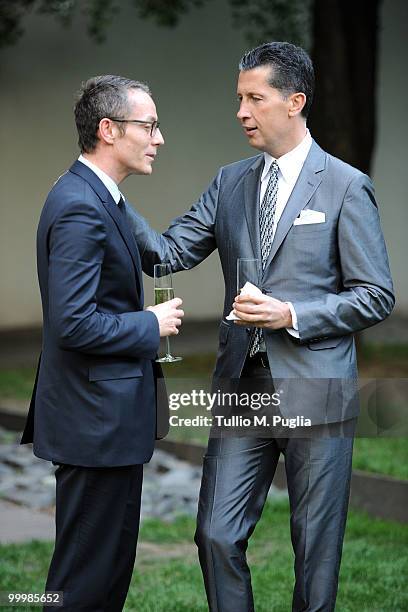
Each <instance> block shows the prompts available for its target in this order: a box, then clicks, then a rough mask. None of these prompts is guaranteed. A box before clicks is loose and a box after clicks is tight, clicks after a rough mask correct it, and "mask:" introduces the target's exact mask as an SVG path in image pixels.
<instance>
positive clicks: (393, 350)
mask: <svg viewBox="0 0 408 612" xmlns="http://www.w3.org/2000/svg"><path fill="white" fill-rule="evenodd" d="M214 363H215V355H214V354H206V355H187V356H186V357H185V358H184V360H183V361H182V362H181V363H180V364H172V365H167V366H166V365H164V372H165V376H166V378H167V379H168V380H169V385H168V386H169V390H173V389H178V390H180V391H182V390H183V385H184V384H185V383H188V385H189V388H196V389H198V388H200V387H203V386H205V385H209V381H210V378H211V372H212V369H213V367H214ZM359 367H360V373H361V376H362V377H364V378H371V377H374V378H375V377H378V378H381V377H384V378H387V377H401V378H404V377H405V378H408V346H406V345H375V344H365V345H363V346H362V348H361V350H360V354H359ZM34 376H35V370H34V369H33V368H19V369H13V370H0V399H1V398H13V399H14V398H15V399H22V400H24V399H28V398H29V397H30V395H31V391H32V387H33V380H34ZM183 379H185V380H184V381H183ZM177 385H179V386H178V387H177ZM181 412H182V410H180V414H181ZM187 412H188V411H187ZM189 416H191V415H189ZM207 434H208V431H207V430H206V429H205V428H192V427H189V428H172V429H171V430H170V435H169V438H170V439H174V440H176V439H178V440H185V441H190V442H196V443H199V444H205V443H206V440H207ZM354 467H355V468H358V469H362V470H367V471H369V472H378V473H382V474H388V475H390V476H394V477H396V478H405V479H408V444H407V439H406V438H404V437H401V438H397V437H390V438H386V437H384V438H356V440H355V446H354Z"/></svg>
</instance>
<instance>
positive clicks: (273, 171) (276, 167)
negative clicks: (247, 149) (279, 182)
mask: <svg viewBox="0 0 408 612" xmlns="http://www.w3.org/2000/svg"><path fill="white" fill-rule="evenodd" d="M278 172H279V165H278V162H277V161H276V159H274V160H273V162H272V163H271V167H270V173H271V175H275V176H277V175H278Z"/></svg>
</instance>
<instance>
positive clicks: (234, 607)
mask: <svg viewBox="0 0 408 612" xmlns="http://www.w3.org/2000/svg"><path fill="white" fill-rule="evenodd" d="M254 374H256V372H254ZM337 425H339V427H337ZM354 426H355V423H354V420H353V422H352V423H351V422H350V427H349V429H348V430H347V431H346V435H344V428H343V427H342V426H341V424H334V425H332V426H331V427H330V428H328V429H325V430H324V433H323V434H320V435H318V434H317V435H316V437H314V436H310V435H309V436H308V437H307V438H297V437H289V438H283V437H276V438H256V437H221V438H219V437H217V438H210V440H209V443H208V449H207V453H206V455H205V457H204V466H203V476H202V482H201V491H200V500H199V507H198V518H197V531H196V535H195V541H196V544H197V546H198V551H199V558H200V564H201V569H202V572H203V577H204V583H205V589H206V593H207V599H208V605H209V609H210V610H211V611H212V612H251V611H253V610H254V601H253V595H252V587H251V575H250V570H249V567H248V564H247V561H246V554H245V553H246V549H247V544H248V539H249V537H250V536H251V534H252V532H253V530H254V528H255V526H256V524H257V522H258V520H259V518H260V516H261V513H262V509H263V506H264V504H265V501H266V497H267V494H268V490H269V487H270V485H271V482H272V479H273V476H274V474H275V470H276V466H277V462H278V459H279V455H280V453H283V455H284V460H285V469H286V476H287V482H288V492H289V501H290V527H291V539H292V545H293V550H294V553H295V568H294V569H295V587H294V593H293V603H292V610H293V612H318V611H319V612H331V611H333V610H334V607H335V601H336V595H337V584H338V575H339V569H340V561H341V552H342V545H343V537H344V531H345V525H346V517H347V508H348V500H349V491H350V478H351V463H352V449H353V432H354ZM317 429H318V428H317ZM326 435H327V436H328V437H324V436H326ZM329 436H333V437H329ZM277 553H279V551H277ZM272 588H273V585H271V589H272Z"/></svg>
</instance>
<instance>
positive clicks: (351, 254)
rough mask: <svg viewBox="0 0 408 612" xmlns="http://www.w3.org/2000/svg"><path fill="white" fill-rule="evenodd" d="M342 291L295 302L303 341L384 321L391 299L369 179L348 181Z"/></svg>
mask: <svg viewBox="0 0 408 612" xmlns="http://www.w3.org/2000/svg"><path fill="white" fill-rule="evenodd" d="M337 236H338V252H339V258H340V270H341V285H340V286H339V291H338V293H328V294H326V295H324V296H323V297H322V298H319V299H316V300H313V301H307V300H306V299H305V300H304V301H294V302H293V306H294V308H295V311H296V314H297V318H298V326H299V334H300V339H301V341H306V342H307V341H310V340H318V339H322V338H329V337H333V336H342V335H345V334H350V333H353V332H357V331H359V330H362V329H364V328H367V327H370V326H371V325H375V324H376V323H379V322H380V321H382V320H383V319H385V318H386V317H387V316H388V315H389V314H390V313H391V311H392V309H393V307H394V303H395V300H394V293H393V285H392V280H391V274H390V269H389V265H388V257H387V251H386V247H385V242H384V237H383V234H382V231H381V226H380V219H379V214H378V208H377V204H376V201H375V197H374V190H373V186H372V183H371V181H370V179H369V178H368V177H367V176H365V175H362V174H360V175H359V176H358V177H356V178H355V179H354V180H352V181H351V183H350V185H349V187H348V190H347V192H346V195H345V198H344V202H343V205H342V209H341V212H340V216H339V220H338V233H337Z"/></svg>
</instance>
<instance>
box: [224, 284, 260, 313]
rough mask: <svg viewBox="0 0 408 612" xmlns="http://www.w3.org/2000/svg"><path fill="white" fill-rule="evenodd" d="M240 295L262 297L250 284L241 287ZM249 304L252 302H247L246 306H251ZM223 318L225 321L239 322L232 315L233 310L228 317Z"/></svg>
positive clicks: (256, 288)
mask: <svg viewBox="0 0 408 612" xmlns="http://www.w3.org/2000/svg"><path fill="white" fill-rule="evenodd" d="M240 295H262V291H261V290H260V289H258V287H256V286H255V285H253V284H252V283H249V282H247V283H245V285H244V286H243V287H242V289H241V291H240ZM251 303H252V302H250V301H248V304H251ZM225 318H226V320H227V321H240V320H241V318H240V317H237V315H235V314H234V311H233V310H231V312H230V313H229V315H228V317H225Z"/></svg>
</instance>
